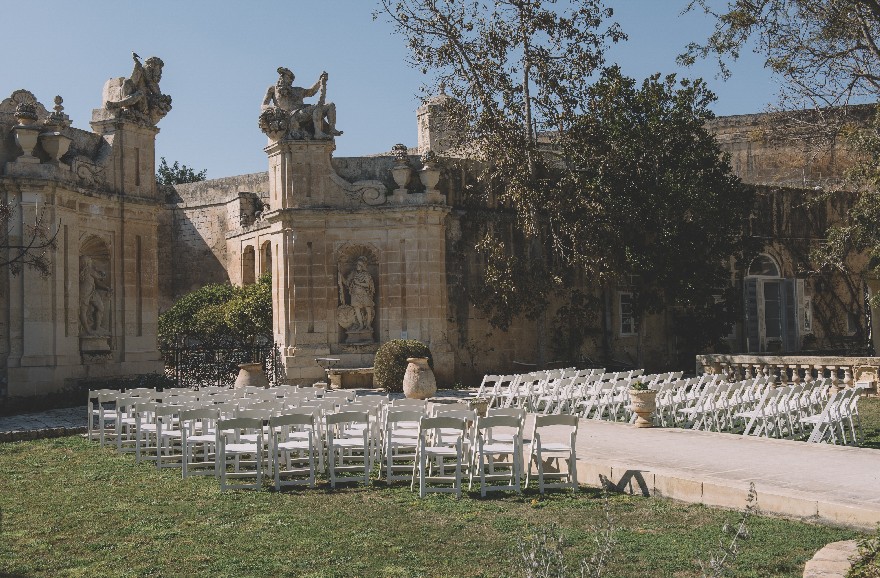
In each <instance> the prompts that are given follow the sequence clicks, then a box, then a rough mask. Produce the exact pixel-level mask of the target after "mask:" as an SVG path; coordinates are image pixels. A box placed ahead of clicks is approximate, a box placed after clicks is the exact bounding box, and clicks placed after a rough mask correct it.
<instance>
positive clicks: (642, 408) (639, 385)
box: [629, 379, 657, 427]
mask: <svg viewBox="0 0 880 578" xmlns="http://www.w3.org/2000/svg"><path fill="white" fill-rule="evenodd" d="M629 402H630V409H631V410H632V412H633V413H634V414H636V416H637V417H636V427H654V422H653V419H652V416H653V414H654V411H655V410H656V409H657V392H656V391H655V390H653V389H649V388H648V384H647V383H645V382H644V381H642V380H640V379H637V380H636V381H634V382H632V383H631V384H630V386H629Z"/></svg>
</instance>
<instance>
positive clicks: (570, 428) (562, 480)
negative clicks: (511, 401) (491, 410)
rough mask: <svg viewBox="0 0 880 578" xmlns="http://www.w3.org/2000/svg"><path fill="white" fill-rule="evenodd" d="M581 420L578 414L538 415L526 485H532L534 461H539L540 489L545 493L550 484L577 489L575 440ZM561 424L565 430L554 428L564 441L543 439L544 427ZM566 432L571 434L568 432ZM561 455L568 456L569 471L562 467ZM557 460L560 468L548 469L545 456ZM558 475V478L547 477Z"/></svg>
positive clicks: (533, 430) (556, 434)
mask: <svg viewBox="0 0 880 578" xmlns="http://www.w3.org/2000/svg"><path fill="white" fill-rule="evenodd" d="M579 422H580V420H579V419H578V417H577V416H574V415H536V416H535V425H534V427H533V428H532V441H531V443H530V444H529V465H528V467H527V468H526V484H525V485H526V487H527V488H528V487H529V479H530V477H531V471H532V461H533V460H534V461H535V462H536V467H537V470H538V489H539V490H540V492H541V493H542V494H543V493H544V490H545V489H546V488H571V490H572V491H575V490H577V488H578V481H577V454H576V451H575V441H576V439H577V430H578V423H579ZM554 427H555V428H559V429H562V430H567V431H562V432H554V436H559V435H561V436H562V438H563V439H562V441H558V442H557V441H547V440H543V439H541V434H542V430H544V431H546V430H547V429H548V428H554ZM566 434H568V435H567V436H566ZM560 458H565V461H566V462H567V467H568V471H565V472H563V471H562V468H561V467H560V464H559V460H560ZM552 459H555V460H556V472H546V471H545V467H546V466H545V465H544V462H545V460H547V461H549V460H552ZM548 479H556V480H559V481H558V482H549V483H548V482H547V481H545V480H548Z"/></svg>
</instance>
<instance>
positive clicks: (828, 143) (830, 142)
mask: <svg viewBox="0 0 880 578" xmlns="http://www.w3.org/2000/svg"><path fill="white" fill-rule="evenodd" d="M873 112H874V107H873V106H872V105H862V106H851V107H849V108H848V109H847V112H846V114H845V115H842V116H841V117H840V118H839V119H838V121H839V122H841V123H852V124H857V125H865V124H867V123H869V122H870V118H871V115H873ZM827 114H828V113H826V115H827ZM817 122H819V119H818V117H817V115H816V113H815V111H801V112H800V113H797V114H795V115H794V116H791V115H789V116H785V117H783V116H781V115H778V114H743V115H735V116H723V117H719V118H717V119H715V120H713V121H711V122H709V123H708V125H707V128H708V129H709V130H710V131H712V132H713V133H714V134H715V137H716V138H717V139H718V142H719V144H720V145H721V149H722V150H723V151H725V152H726V153H728V154H730V164H731V166H732V168H733V171H734V172H735V173H736V174H737V175H738V176H739V177H740V178H741V179H742V180H743V182H744V183H748V184H753V185H769V186H779V187H791V188H806V189H814V188H816V187H821V188H825V189H831V188H836V187H840V186H841V185H842V184H843V181H844V172H845V171H846V169H848V168H849V167H851V166H852V163H853V161H854V158H853V156H852V155H851V153H850V152H849V151H848V149H847V147H846V143H845V139H844V138H843V137H842V136H839V135H837V136H834V132H833V131H834V130H836V129H835V127H834V126H829V127H828V128H827V129H825V130H823V131H822V137H823V138H817V136H816V134H815V133H813V132H811V131H812V130H815V129H813V128H811V127H814V126H815V123H817Z"/></svg>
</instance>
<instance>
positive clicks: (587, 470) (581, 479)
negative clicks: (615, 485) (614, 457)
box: [577, 460, 611, 488]
mask: <svg viewBox="0 0 880 578" xmlns="http://www.w3.org/2000/svg"><path fill="white" fill-rule="evenodd" d="M577 475H578V483H581V484H586V485H588V486H592V487H595V488H601V487H602V486H603V485H605V484H607V483H608V482H609V481H610V480H611V465H610V464H603V463H601V462H592V461H589V462H588V461H584V460H578V461H577Z"/></svg>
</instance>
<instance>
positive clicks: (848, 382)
mask: <svg viewBox="0 0 880 578" xmlns="http://www.w3.org/2000/svg"><path fill="white" fill-rule="evenodd" d="M852 386H853V378H852V366H850V365H847V366H846V367H844V368H843V387H844V388H850V387H852Z"/></svg>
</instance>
